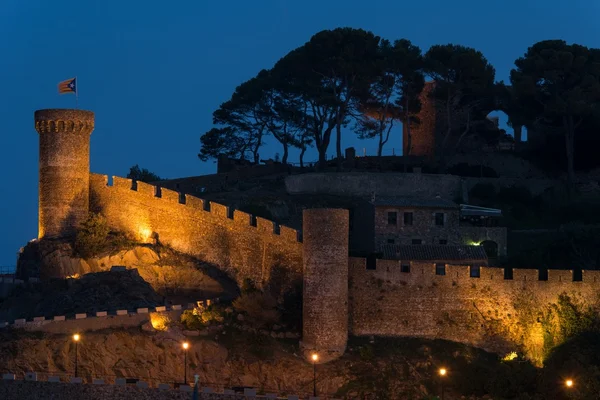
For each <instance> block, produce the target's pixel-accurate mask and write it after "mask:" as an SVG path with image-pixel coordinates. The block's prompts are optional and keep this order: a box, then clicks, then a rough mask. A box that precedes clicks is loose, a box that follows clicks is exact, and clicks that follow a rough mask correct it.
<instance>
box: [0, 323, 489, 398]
mask: <svg viewBox="0 0 600 400" xmlns="http://www.w3.org/2000/svg"><path fill="white" fill-rule="evenodd" d="M183 340H188V341H189V342H190V350H189V351H188V357H187V360H188V379H190V380H193V376H194V375H195V374H198V375H199V376H200V384H201V385H202V386H211V387H213V388H223V387H229V388H231V387H243V386H247V387H248V386H249V387H255V388H257V389H259V391H261V392H263V393H265V392H266V393H269V392H275V393H279V394H282V395H283V394H301V395H309V394H311V393H312V385H313V367H312V365H311V364H309V363H307V362H306V361H305V360H304V359H303V358H302V357H301V356H300V353H299V351H298V348H297V345H296V343H295V342H296V341H287V340H276V339H273V338H270V337H257V336H253V335H250V334H248V333H243V332H240V331H236V330H234V329H233V328H231V327H224V328H223V330H222V331H220V332H218V333H214V332H213V333H212V334H211V335H210V336H194V337H185V336H183V334H182V333H181V331H177V330H173V329H172V330H170V331H168V332H145V331H141V330H140V329H129V330H111V331H104V332H87V333H84V334H83V335H82V338H81V341H80V343H79V346H78V354H79V356H78V360H79V366H78V372H79V376H81V377H83V378H84V381H91V379H92V378H103V379H105V380H106V381H107V382H111V381H114V379H115V378H116V377H127V378H138V379H141V380H143V381H146V382H148V383H150V385H151V386H154V387H156V386H157V385H158V383H173V382H182V381H183V378H184V370H183V365H184V355H183V351H182V349H181V342H182V341H183ZM380 345H382V346H383V345H385V347H382V348H381V349H379V350H377V346H378V344H375V345H370V344H368V343H367V342H363V343H355V344H354V345H353V346H352V347H350V349H349V352H348V353H347V354H346V355H345V356H344V357H343V358H341V359H339V360H336V361H334V362H331V363H327V364H324V365H317V366H316V377H317V391H318V393H319V394H320V395H322V396H324V395H328V396H329V397H331V396H334V395H335V396H337V397H338V398H361V399H422V398H426V396H427V395H431V394H436V393H438V392H439V386H438V383H439V382H436V379H435V372H436V371H437V367H439V365H442V362H446V363H447V364H444V365H447V366H448V368H449V369H450V368H453V366H454V365H455V364H456V365H458V364H460V365H462V366H463V371H461V372H459V371H458V368H456V370H455V371H453V372H452V373H453V377H452V380H453V381H454V384H452V383H451V382H449V383H450V384H449V385H448V387H447V389H446V399H447V400H449V399H458V398H461V397H460V396H455V395H454V393H457V389H456V388H453V387H452V386H453V385H456V386H459V387H461V386H464V382H465V380H467V379H472V378H473V377H472V376H470V375H469V374H470V371H469V369H468V368H466V367H465V366H467V364H468V363H475V362H476V361H481V360H484V359H485V361H486V362H487V361H489V360H491V359H493V356H491V355H487V354H486V353H483V352H481V351H479V350H475V349H471V348H466V347H464V346H460V345H454V344H451V343H445V344H440V342H426V341H414V340H413V341H411V340H398V341H394V342H393V343H392V342H389V343H387V342H386V343H385V344H384V343H383V342H382V343H380ZM390 346H391V347H390ZM444 346H445V347H444ZM384 348H385V352H386V353H387V355H386V356H379V355H378V352H379V351H383V349H384ZM74 351H75V349H74V345H73V343H72V342H71V340H70V336H66V335H41V334H30V333H24V332H21V333H15V332H12V333H11V334H6V333H4V334H0V366H1V367H0V369H2V371H3V372H7V371H11V372H13V373H17V375H18V376H19V375H21V376H22V374H24V373H25V372H27V371H36V372H38V377H39V379H42V380H43V379H46V378H45V377H46V376H47V375H55V376H56V375H58V376H62V377H66V376H72V375H73V370H74V357H75V353H74ZM373 357H376V358H373ZM457 363H458V364H457ZM492 365H493V362H492V363H490V367H489V368H493V366H492ZM461 373H462V375H461ZM461 382H463V383H461ZM462 398H467V397H462ZM472 398H476V397H472Z"/></svg>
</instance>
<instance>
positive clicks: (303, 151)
mask: <svg viewBox="0 0 600 400" xmlns="http://www.w3.org/2000/svg"><path fill="white" fill-rule="evenodd" d="M305 152H306V146H303V147H302V150H301V151H300V168H304V153H305Z"/></svg>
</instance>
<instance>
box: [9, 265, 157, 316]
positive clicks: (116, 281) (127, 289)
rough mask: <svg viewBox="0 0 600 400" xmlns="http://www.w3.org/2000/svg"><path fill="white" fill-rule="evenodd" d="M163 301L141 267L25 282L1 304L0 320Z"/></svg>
mask: <svg viewBox="0 0 600 400" xmlns="http://www.w3.org/2000/svg"><path fill="white" fill-rule="evenodd" d="M163 303H164V299H163V296H161V295H159V294H157V293H156V291H155V290H154V289H153V288H152V286H150V285H149V284H148V283H147V282H144V280H143V279H142V278H141V277H140V275H139V274H138V271H137V270H135V269H130V270H126V271H124V272H109V271H105V272H96V273H90V274H87V275H84V276H83V277H81V279H68V280H58V279H56V280H52V281H47V282H40V283H36V284H28V285H24V286H22V287H20V288H19V290H16V291H14V292H13V294H12V296H10V297H8V298H7V299H6V300H5V301H3V302H2V303H0V320H4V321H10V320H13V319H15V318H33V317H40V316H46V317H53V316H55V315H73V314H75V313H84V312H95V311H105V310H117V309H122V308H124V309H136V308H141V307H154V306H157V305H162V304H163Z"/></svg>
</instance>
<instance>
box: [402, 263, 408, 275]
mask: <svg viewBox="0 0 600 400" xmlns="http://www.w3.org/2000/svg"><path fill="white" fill-rule="evenodd" d="M400 272H405V273H408V272H410V263H402V264H400Z"/></svg>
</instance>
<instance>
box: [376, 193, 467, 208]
mask: <svg viewBox="0 0 600 400" xmlns="http://www.w3.org/2000/svg"><path fill="white" fill-rule="evenodd" d="M373 205H375V206H389V207H427V208H458V204H456V203H455V202H453V201H451V200H447V199H442V198H440V197H406V196H377V197H375V200H373Z"/></svg>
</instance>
